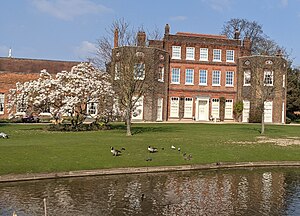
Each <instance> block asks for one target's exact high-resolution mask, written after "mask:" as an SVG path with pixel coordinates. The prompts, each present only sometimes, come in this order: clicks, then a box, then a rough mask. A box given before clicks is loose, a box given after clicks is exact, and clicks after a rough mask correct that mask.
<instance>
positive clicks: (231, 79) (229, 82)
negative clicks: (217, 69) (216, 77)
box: [225, 71, 234, 87]
mask: <svg viewBox="0 0 300 216" xmlns="http://www.w3.org/2000/svg"><path fill="white" fill-rule="evenodd" d="M229 74H232V76H230V75H229ZM233 85H234V71H226V80H225V86H230V87H233Z"/></svg>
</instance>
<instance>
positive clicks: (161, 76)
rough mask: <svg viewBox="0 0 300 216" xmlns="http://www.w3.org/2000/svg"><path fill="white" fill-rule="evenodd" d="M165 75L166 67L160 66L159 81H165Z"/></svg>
mask: <svg viewBox="0 0 300 216" xmlns="http://www.w3.org/2000/svg"><path fill="white" fill-rule="evenodd" d="M164 76H165V68H164V67H159V68H158V81H159V82H163V81H164Z"/></svg>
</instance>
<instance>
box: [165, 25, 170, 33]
mask: <svg viewBox="0 0 300 216" xmlns="http://www.w3.org/2000/svg"><path fill="white" fill-rule="evenodd" d="M169 34H170V26H169V24H166V26H165V35H169Z"/></svg>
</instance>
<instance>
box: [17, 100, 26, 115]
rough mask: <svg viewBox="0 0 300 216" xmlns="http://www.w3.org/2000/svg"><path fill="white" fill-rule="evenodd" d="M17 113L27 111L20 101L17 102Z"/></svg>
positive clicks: (23, 102) (23, 103)
mask: <svg viewBox="0 0 300 216" xmlns="http://www.w3.org/2000/svg"><path fill="white" fill-rule="evenodd" d="M16 110H17V113H25V112H26V110H27V103H26V102H25V101H24V100H23V99H21V100H20V101H18V102H17V109H16Z"/></svg>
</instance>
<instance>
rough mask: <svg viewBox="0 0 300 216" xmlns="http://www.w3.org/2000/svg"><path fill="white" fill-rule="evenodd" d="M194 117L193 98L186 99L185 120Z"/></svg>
mask: <svg viewBox="0 0 300 216" xmlns="http://www.w3.org/2000/svg"><path fill="white" fill-rule="evenodd" d="M192 117H193V98H185V100H184V118H192Z"/></svg>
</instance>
